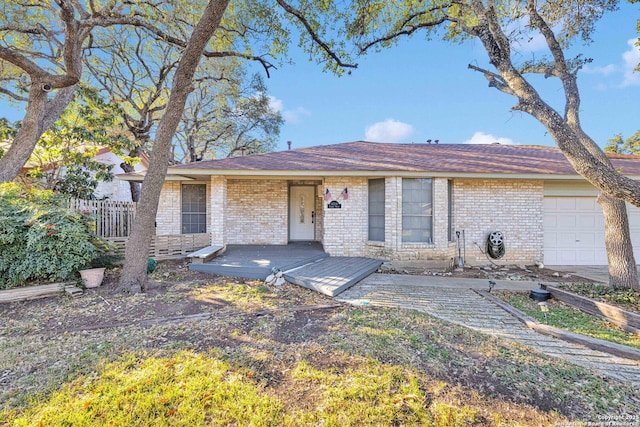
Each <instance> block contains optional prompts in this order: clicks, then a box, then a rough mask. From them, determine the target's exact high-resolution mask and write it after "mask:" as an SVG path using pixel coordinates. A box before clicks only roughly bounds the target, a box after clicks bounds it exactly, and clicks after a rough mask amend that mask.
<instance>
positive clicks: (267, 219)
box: [225, 179, 289, 245]
mask: <svg viewBox="0 0 640 427" xmlns="http://www.w3.org/2000/svg"><path fill="white" fill-rule="evenodd" d="M226 192H227V206H226V213H225V223H226V228H225V235H226V239H227V243H229V244H266V245H285V244H287V241H288V235H289V232H288V200H289V185H288V182H287V181H286V180H274V179H269V180H253V179H229V180H227V191H226Z"/></svg>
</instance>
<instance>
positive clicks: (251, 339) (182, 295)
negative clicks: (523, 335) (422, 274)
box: [0, 261, 640, 426]
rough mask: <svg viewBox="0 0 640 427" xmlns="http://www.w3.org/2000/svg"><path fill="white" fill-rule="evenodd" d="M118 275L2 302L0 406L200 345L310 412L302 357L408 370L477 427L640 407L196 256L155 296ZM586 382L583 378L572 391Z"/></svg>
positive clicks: (386, 314)
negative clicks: (216, 269) (200, 265)
mask: <svg viewBox="0 0 640 427" xmlns="http://www.w3.org/2000/svg"><path fill="white" fill-rule="evenodd" d="M480 274H483V273H480ZM118 275H119V270H117V269H115V270H109V271H108V272H107V276H106V280H105V284H104V286H102V287H100V288H97V289H91V290H87V291H86V292H85V293H84V295H82V296H80V297H78V298H75V299H72V298H70V297H67V296H60V297H57V298H50V299H46V300H39V301H31V302H22V303H14V304H7V305H2V306H0V317H2V319H3V322H2V323H1V324H0V336H1V337H2V338H1V339H0V408H2V407H3V406H4V407H8V408H21V407H26V406H28V405H29V404H30V403H29V401H30V399H31V398H32V397H33V396H34V395H42V394H44V397H45V398H46V395H47V393H48V392H49V390H53V389H56V388H59V387H60V386H61V385H63V384H65V383H66V382H68V381H69V380H72V379H74V378H77V377H79V376H82V375H87V376H92V375H93V376H95V375H98V374H97V372H99V369H100V368H99V367H100V364H101V363H106V362H108V361H111V360H118V359H119V358H121V357H126V355H127V354H130V353H140V352H141V353H143V354H145V355H149V357H156V356H158V357H159V356H163V355H167V354H169V355H170V354H172V353H173V352H175V351H178V350H183V349H189V350H193V351H196V352H198V353H200V354H207V355H208V354H214V355H216V357H219V358H222V359H224V360H227V361H230V362H232V363H233V365H234V367H235V368H234V369H236V370H237V371H238V374H239V375H243V376H244V377H246V378H250V379H251V380H252V381H255V382H257V383H259V384H262V385H263V386H264V390H265V393H271V394H272V395H274V396H277V397H279V398H281V399H282V400H283V401H284V402H287V404H288V405H291V406H292V407H296V408H303V409H304V408H308V409H309V410H311V409H313V408H316V406H317V404H318V401H319V400H320V399H321V398H322V393H323V388H322V387H320V386H318V381H314V380H310V379H309V378H306V377H305V378H301V377H299V376H296V375H295V374H294V372H295V370H296V367H297V366H298V365H299V364H300V363H302V362H304V363H307V364H308V365H310V366H312V367H313V369H315V370H317V371H318V372H319V374H318V375H326V376H333V377H342V376H344V375H350V373H351V372H357V371H358V370H359V369H361V368H362V367H363V366H369V365H373V366H381V367H389V366H391V367H399V368H400V370H401V371H406V372H411V373H412V374H413V375H416V376H417V377H418V378H419V381H420V384H421V387H422V388H423V389H424V390H425V393H426V395H427V396H428V399H427V400H426V401H425V404H428V405H436V404H438V403H440V404H443V405H460V407H462V406H464V407H469V408H473V410H474V411H477V412H478V414H479V415H478V417H477V425H487V426H491V425H500V424H501V425H515V424H518V423H520V424H521V425H544V424H553V423H554V422H559V421H562V420H563V419H565V418H564V417H567V418H569V419H576V418H585V417H586V419H588V418H589V417H592V416H593V414H595V413H597V412H598V411H600V410H601V408H600V407H598V401H597V399H598V397H597V396H598V393H602V395H605V393H604V391H601V389H603V390H605V391H606V393H607V394H606V395H607V401H608V402H616V403H615V405H617V406H616V407H615V408H614V409H615V410H616V411H617V412H620V413H622V411H625V410H628V411H638V410H640V396H638V392H637V390H636V391H634V390H632V389H630V388H629V387H627V386H626V385H625V384H623V383H620V382H617V381H614V380H611V379H602V378H600V377H599V376H597V375H592V374H589V373H587V372H584V370H583V369H577V368H575V367H571V366H568V365H566V364H564V363H561V362H558V361H550V360H548V358H545V357H544V356H541V355H538V354H535V353H534V352H532V351H531V350H530V349H528V348H522V347H521V346H517V345H515V344H510V343H506V342H501V341H499V340H496V339H494V338H490V337H487V336H484V335H481V334H478V333H475V332H473V331H470V330H468V329H464V328H460V327H458V326H455V325H452V324H448V323H446V322H442V321H440V320H437V319H434V318H432V317H429V316H427V315H425V314H421V313H416V312H412V311H408V310H394V309H382V308H374V307H351V306H346V305H340V306H338V307H332V308H321V309H313V308H309V307H313V306H327V305H331V304H336V302H335V300H333V299H332V298H330V297H327V296H324V295H321V294H319V293H316V292H312V291H309V290H307V289H304V288H301V287H298V286H295V285H290V284H285V285H284V286H282V287H279V288H275V287H268V286H265V285H264V283H263V282H261V281H255V280H244V279H237V278H228V277H219V276H214V275H208V274H204V273H199V272H192V271H190V270H188V268H187V264H186V262H183V261H172V262H160V263H159V265H158V269H157V271H156V272H154V273H153V274H152V275H151V280H152V281H153V282H152V286H150V288H149V289H148V291H147V292H146V293H144V294H139V295H123V294H121V293H119V292H116V288H117V281H118ZM301 307H302V308H303V309H300V308H301ZM201 314H205V315H206V316H202V317H198V316H199V315H201ZM163 319H164V320H167V319H169V320H171V319H173V320H172V321H168V322H167V321H163ZM96 326H100V328H97V329H91V328H92V327H93V328H95V327H96ZM541 372H542V374H541ZM576 372H579V374H576ZM575 375H580V376H581V380H580V381H579V382H578V381H570V382H567V380H566V379H567V378H573V377H574V376H575ZM594 390H595V391H594ZM591 396H596V397H594V398H593V401H591V400H589V399H591ZM397 404H398V408H400V409H399V410H401V409H402V402H397ZM608 405H609V406H610V405H611V403H608ZM454 407H457V406H454ZM624 408H628V409H624ZM558 414H561V415H558ZM496 420H502V421H501V422H498V421H496Z"/></svg>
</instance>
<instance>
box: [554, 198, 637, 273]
mask: <svg viewBox="0 0 640 427" xmlns="http://www.w3.org/2000/svg"><path fill="white" fill-rule="evenodd" d="M627 211H628V213H629V222H630V227H631V240H632V242H633V246H634V254H635V257H636V260H639V259H640V209H638V208H636V207H634V206H629V205H627ZM544 263H545V264H547V265H607V253H606V250H605V245H604V218H603V216H602V209H600V206H599V205H598V203H597V202H596V198H595V197H593V196H587V197H550V196H545V197H544Z"/></svg>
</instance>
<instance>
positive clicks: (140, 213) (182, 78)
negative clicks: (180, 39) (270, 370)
mask: <svg viewBox="0 0 640 427" xmlns="http://www.w3.org/2000/svg"><path fill="white" fill-rule="evenodd" d="M228 4H229V0H211V1H210V2H209V3H208V4H207V7H206V8H205V10H204V12H203V14H202V17H201V18H200V21H199V22H198V24H197V25H196V27H195V29H194V31H193V34H192V35H191V39H190V40H189V43H188V44H187V47H186V48H185V50H184V53H183V55H182V58H181V59H180V62H179V63H178V68H177V69H176V73H175V75H174V78H173V87H172V89H171V95H170V96H169V101H168V102H167V107H166V109H165V112H164V115H163V116H162V119H161V120H160V124H159V126H158V130H157V131H156V138H155V141H154V144H153V152H152V154H151V163H150V165H149V169H148V170H147V174H146V176H145V179H144V181H143V183H142V188H143V191H142V194H141V197H140V202H139V203H138V209H137V212H136V218H135V221H134V223H133V229H132V232H131V235H130V236H129V239H128V240H127V246H126V249H125V261H124V267H123V269H122V276H121V277H120V289H121V290H122V291H123V292H129V293H135V292H140V291H143V290H144V289H145V285H146V278H147V254H148V253H149V245H150V244H151V236H152V233H153V231H154V222H155V219H156V213H157V211H158V201H159V199H160V191H161V190H162V184H163V183H164V178H165V175H166V173H167V167H168V165H169V158H170V156H171V145H172V144H171V143H172V140H173V136H174V135H175V133H176V129H177V127H178V124H179V122H180V119H181V118H182V113H183V111H184V106H185V103H186V101H187V97H188V96H189V93H190V92H191V91H192V90H193V85H192V80H193V75H194V74H195V71H196V68H197V66H198V63H199V62H200V57H201V56H202V52H203V51H204V49H205V47H206V45H207V43H208V42H209V39H210V38H211V36H212V35H213V33H214V32H215V30H216V29H217V28H218V26H219V25H220V21H221V19H222V16H223V15H224V12H225V10H226V8H227V5H228Z"/></svg>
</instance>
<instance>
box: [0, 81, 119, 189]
mask: <svg viewBox="0 0 640 427" xmlns="http://www.w3.org/2000/svg"><path fill="white" fill-rule="evenodd" d="M19 129H20V123H19V122H18V123H15V124H10V123H8V122H7V121H6V120H5V121H2V122H0V135H2V134H7V135H15V134H16V133H17V131H18V130H19ZM128 143H129V140H128V138H127V137H126V135H125V134H124V129H123V127H122V124H121V120H120V115H119V109H118V107H117V106H116V105H114V104H109V103H107V102H105V101H104V100H103V99H102V98H100V97H99V96H98V94H97V91H95V90H93V89H91V88H83V87H80V88H79V89H78V90H77V95H76V97H75V99H74V100H73V101H72V102H71V103H70V104H69V106H68V108H67V109H66V110H65V111H64V112H63V113H62V115H61V116H60V118H59V119H58V120H57V121H56V122H55V123H54V124H53V125H52V126H51V127H50V128H49V129H47V130H46V131H45V132H44V134H43V135H42V137H40V139H39V140H38V143H37V145H36V147H35V149H34V151H33V153H32V154H31V156H30V157H29V162H28V166H29V167H28V169H27V171H26V172H25V173H24V174H21V175H20V176H19V177H18V179H19V180H20V181H23V182H24V183H25V184H27V185H29V186H32V185H35V186H38V187H41V188H45V189H48V190H56V191H60V192H61V193H65V194H69V195H71V196H73V197H77V198H80V199H91V198H94V197H95V194H94V191H95V190H96V188H97V186H98V183H99V181H111V180H112V179H113V178H114V176H113V173H112V172H111V169H112V167H113V166H112V165H107V164H105V163H103V162H100V161H99V160H97V159H95V158H94V157H95V156H96V154H97V153H98V151H99V150H100V149H102V148H109V149H110V150H111V151H112V152H114V153H118V154H121V153H122V152H123V151H124V150H126V148H127V147H128V145H129V144H128ZM0 145H2V143H0ZM1 155H2V153H0V156H1Z"/></svg>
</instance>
